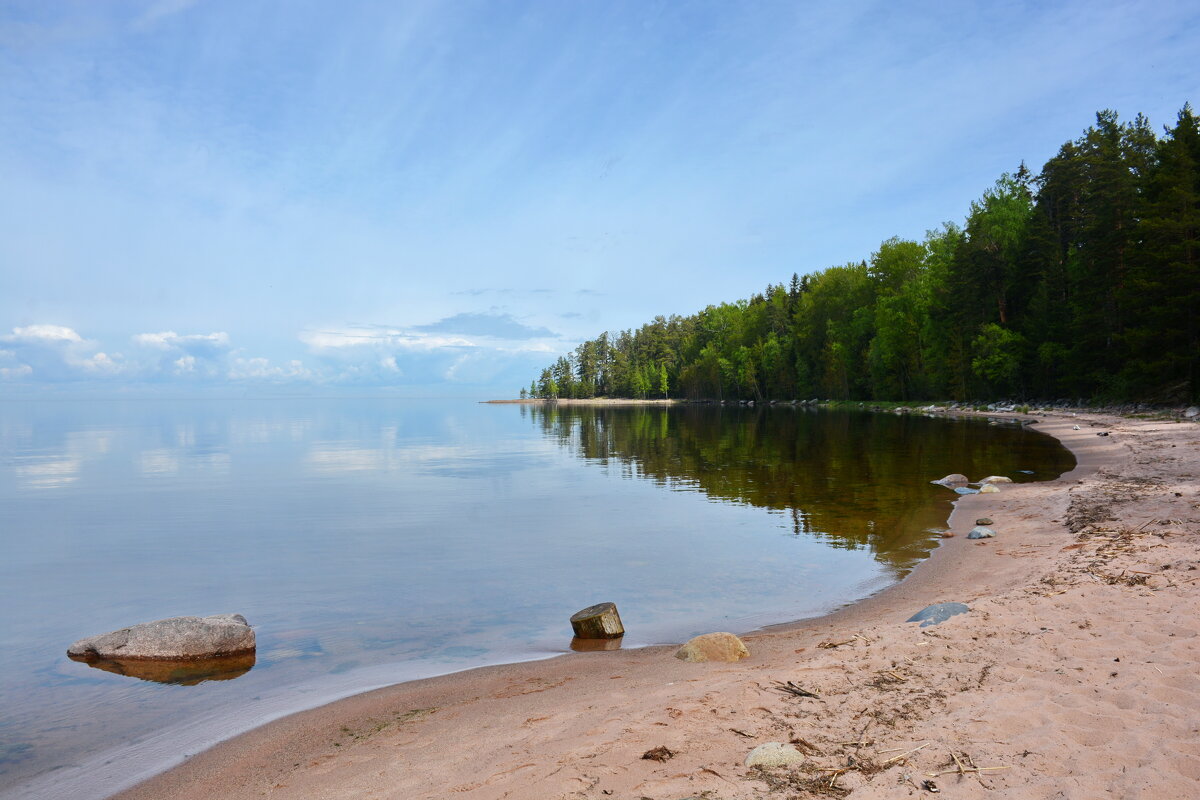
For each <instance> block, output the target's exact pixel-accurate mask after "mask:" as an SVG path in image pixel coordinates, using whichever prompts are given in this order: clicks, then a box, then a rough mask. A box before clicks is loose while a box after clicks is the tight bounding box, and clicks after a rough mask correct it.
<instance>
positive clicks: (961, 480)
mask: <svg viewBox="0 0 1200 800" xmlns="http://www.w3.org/2000/svg"><path fill="white" fill-rule="evenodd" d="M930 483H933V484H936V485H938V486H966V485H967V483H969V481H968V480H967V476H966V475H959V474H958V473H957V472H955V473H954V474H952V475H947V476H946V477H944V478H941V479H939V480H936V481H930Z"/></svg>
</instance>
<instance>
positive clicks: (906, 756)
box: [879, 742, 933, 767]
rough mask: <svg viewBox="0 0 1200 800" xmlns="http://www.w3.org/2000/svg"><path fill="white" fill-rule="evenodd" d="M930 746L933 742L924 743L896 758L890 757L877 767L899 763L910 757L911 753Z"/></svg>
mask: <svg viewBox="0 0 1200 800" xmlns="http://www.w3.org/2000/svg"><path fill="white" fill-rule="evenodd" d="M931 744H933V742H926V743H925V744H923V745H921V746H920V747H914V748H913V749H912V750H909V751H908V752H907V753H901V754H900V755H898V756H892V757H891V758H889V759H888V760H887V761H884V762H883V763H882V764H880V765H879V766H881V767H885V766H887V765H888V764H891V763H893V762H895V761H901V760H903V759H905V758H908V757H909V756H911V755H912V754H913V753H915V752H917V751H918V750H924V749H925V748H926V747H929V745H931ZM884 752H888V751H884Z"/></svg>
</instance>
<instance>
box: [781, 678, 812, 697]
mask: <svg viewBox="0 0 1200 800" xmlns="http://www.w3.org/2000/svg"><path fill="white" fill-rule="evenodd" d="M775 689H776V691H780V692H783V693H784V694H790V695H792V696H793V697H811V698H813V699H814V700H820V699H821V695H819V694H817V693H816V692H810V691H809V690H808V689H805V688H803V687H801V686H797V685H796V684H794V683H792V682H791V681H788V682H787V683H784V682H783V681H775Z"/></svg>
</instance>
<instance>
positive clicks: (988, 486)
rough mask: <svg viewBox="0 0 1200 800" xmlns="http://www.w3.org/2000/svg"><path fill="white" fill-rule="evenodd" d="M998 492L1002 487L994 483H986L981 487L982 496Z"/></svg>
mask: <svg viewBox="0 0 1200 800" xmlns="http://www.w3.org/2000/svg"><path fill="white" fill-rule="evenodd" d="M998 491H1000V487H999V486H997V485H996V484H994V483H985V484H984V485H983V486H980V487H979V493H980V494H995V493H996V492H998Z"/></svg>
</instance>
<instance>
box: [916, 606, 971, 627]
mask: <svg viewBox="0 0 1200 800" xmlns="http://www.w3.org/2000/svg"><path fill="white" fill-rule="evenodd" d="M970 610H971V609H970V608H969V607H968V606H967V604H966V603H935V604H934V605H931V606H925V608H922V609H921V610H920V611H918V612H917V613H915V614H913V615H912V616H911V617H909V618H908V619H906V620H904V621H905V622H919V623H921V627H922V628H928V627H929V626H930V625H937V624H938V623H939V622H945V621H946V620H948V619H950V618H951V617H953V616H954V615H956V614H965V613H967V612H968V611H970Z"/></svg>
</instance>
